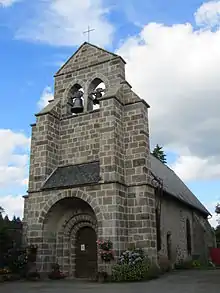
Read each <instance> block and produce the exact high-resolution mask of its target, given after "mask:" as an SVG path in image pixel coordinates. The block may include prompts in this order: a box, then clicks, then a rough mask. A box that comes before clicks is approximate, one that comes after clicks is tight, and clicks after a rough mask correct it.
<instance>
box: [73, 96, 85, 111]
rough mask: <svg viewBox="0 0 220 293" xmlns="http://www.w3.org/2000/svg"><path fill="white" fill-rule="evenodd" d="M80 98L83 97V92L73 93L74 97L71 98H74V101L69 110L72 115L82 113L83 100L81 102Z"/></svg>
mask: <svg viewBox="0 0 220 293" xmlns="http://www.w3.org/2000/svg"><path fill="white" fill-rule="evenodd" d="M82 96H83V92H82V91H78V92H76V93H75V95H74V96H73V98H75V100H74V101H73V107H72V109H71V112H72V113H74V114H79V113H82V112H83V109H84V107H83V100H82Z"/></svg>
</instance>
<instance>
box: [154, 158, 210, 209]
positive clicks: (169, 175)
mask: <svg viewBox="0 0 220 293" xmlns="http://www.w3.org/2000/svg"><path fill="white" fill-rule="evenodd" d="M150 161H151V169H152V172H153V174H154V175H156V176H157V177H159V178H160V179H162V180H163V187H164V190H165V191H166V192H167V193H169V194H170V195H172V196H174V197H175V198H176V199H178V200H180V201H182V202H184V203H186V204H188V205H190V206H192V207H194V208H196V209H198V210H200V211H201V212H203V213H205V214H207V215H210V213H209V211H208V210H207V209H206V208H205V207H204V206H203V204H202V203H201V202H200V201H199V200H198V199H197V197H196V196H195V195H194V194H193V193H192V192H191V191H190V190H189V188H188V187H187V186H186V185H185V184H184V183H183V181H182V180H181V179H180V178H179V177H178V176H177V175H176V174H175V173H174V171H173V170H172V169H170V168H169V167H168V166H166V165H164V164H163V163H161V162H160V160H158V159H157V158H155V157H154V156H153V155H150Z"/></svg>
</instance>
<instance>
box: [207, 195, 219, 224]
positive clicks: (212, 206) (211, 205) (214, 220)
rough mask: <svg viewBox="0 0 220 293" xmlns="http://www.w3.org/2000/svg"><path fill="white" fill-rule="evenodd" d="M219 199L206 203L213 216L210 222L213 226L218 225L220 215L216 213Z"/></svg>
mask: <svg viewBox="0 0 220 293" xmlns="http://www.w3.org/2000/svg"><path fill="white" fill-rule="evenodd" d="M216 205H217V201H213V202H210V203H207V204H206V208H207V209H208V210H209V211H210V212H211V214H212V218H210V219H209V223H210V224H211V226H212V227H214V228H216V227H217V226H218V220H219V216H218V215H217V214H216V213H215V208H216Z"/></svg>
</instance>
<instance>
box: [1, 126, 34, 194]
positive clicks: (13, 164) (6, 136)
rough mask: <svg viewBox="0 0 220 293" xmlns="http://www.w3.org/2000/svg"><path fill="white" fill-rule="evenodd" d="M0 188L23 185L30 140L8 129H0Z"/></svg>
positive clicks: (25, 176)
mask: <svg viewBox="0 0 220 293" xmlns="http://www.w3.org/2000/svg"><path fill="white" fill-rule="evenodd" d="M0 141H1V142H2V143H1V145H0V187H1V188H2V187H6V186H10V185H12V184H13V185H15V186H16V184H18V185H24V179H25V178H27V169H28V152H29V146H30V139H29V138H28V137H26V135H25V134H23V133H19V132H13V131H12V130H10V129H0Z"/></svg>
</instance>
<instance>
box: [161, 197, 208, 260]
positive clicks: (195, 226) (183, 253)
mask: <svg viewBox="0 0 220 293" xmlns="http://www.w3.org/2000/svg"><path fill="white" fill-rule="evenodd" d="M163 196H164V199H163V200H162V206H161V241H162V248H161V253H162V254H164V255H167V238H166V237H167V233H171V243H172V246H171V247H172V248H171V254H172V255H171V258H172V259H171V261H172V263H175V262H178V260H182V259H188V258H191V257H192V256H195V257H196V256H199V257H200V259H202V260H203V261H204V260H205V259H206V260H207V258H208V247H212V246H213V234H212V232H211V226H210V224H209V223H208V220H207V219H206V218H205V217H204V216H203V215H202V214H201V213H199V212H198V211H195V210H194V209H192V208H190V207H188V206H186V205H185V204H182V203H181V202H178V201H177V200H174V199H172V198H171V197H170V196H169V195H167V194H166V193H164V195H163ZM187 219H188V220H189V222H190V230H191V247H192V251H191V253H190V254H189V253H188V251H187V231H186V221H187ZM196 219H197V220H196ZM198 220H199V222H198ZM201 223H203V225H201ZM204 227H206V228H204Z"/></svg>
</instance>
